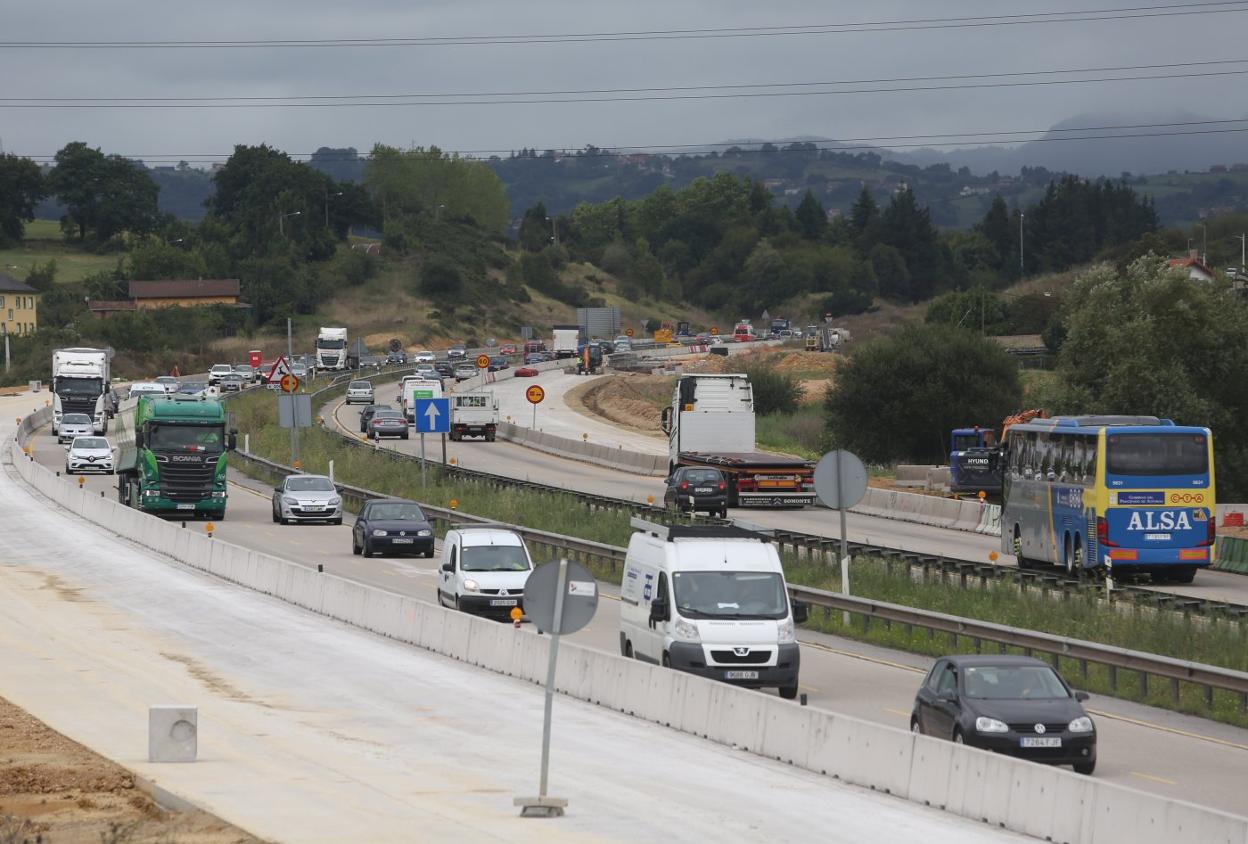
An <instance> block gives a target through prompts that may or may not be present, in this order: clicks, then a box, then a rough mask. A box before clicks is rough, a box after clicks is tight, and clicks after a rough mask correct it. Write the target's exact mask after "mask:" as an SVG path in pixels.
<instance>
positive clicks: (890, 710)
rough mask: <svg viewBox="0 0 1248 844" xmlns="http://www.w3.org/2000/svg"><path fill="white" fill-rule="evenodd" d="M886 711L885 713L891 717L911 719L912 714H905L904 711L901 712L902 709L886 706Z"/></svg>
mask: <svg viewBox="0 0 1248 844" xmlns="http://www.w3.org/2000/svg"><path fill="white" fill-rule="evenodd" d="M884 711H885V712H887V713H888V714H889V715H896V716H898V717H901V718H909V717H910V713H909V712H903V711H902V710H900V709H893V708H892V707H891V706H886V707H884Z"/></svg>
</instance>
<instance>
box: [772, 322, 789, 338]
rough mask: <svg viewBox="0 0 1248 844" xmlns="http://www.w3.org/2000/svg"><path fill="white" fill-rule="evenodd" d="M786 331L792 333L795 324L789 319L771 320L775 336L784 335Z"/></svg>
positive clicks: (773, 335)
mask: <svg viewBox="0 0 1248 844" xmlns="http://www.w3.org/2000/svg"><path fill="white" fill-rule="evenodd" d="M786 331H788V332H790V333H791V332H792V331H793V325H792V324H791V323H790V322H789V320H787V319H773V320H772V321H771V336H772V337H773V338H774V337H781V336H783V335H784V332H786Z"/></svg>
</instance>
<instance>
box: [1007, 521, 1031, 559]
mask: <svg viewBox="0 0 1248 844" xmlns="http://www.w3.org/2000/svg"><path fill="white" fill-rule="evenodd" d="M1011 547H1012V548H1013V549H1014V560H1015V562H1017V563H1018V567H1019V568H1020V569H1029V568H1031V560H1029V559H1027V558H1026V557H1024V556H1023V537H1022V534H1021V533H1019V530H1018V525H1015V526H1014V541H1013V543H1011Z"/></svg>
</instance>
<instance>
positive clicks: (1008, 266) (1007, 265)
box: [975, 195, 1018, 276]
mask: <svg viewBox="0 0 1248 844" xmlns="http://www.w3.org/2000/svg"><path fill="white" fill-rule="evenodd" d="M975 231H977V232H979V233H980V234H981V235H983V236H984V238H985V239H987V241H988V243H989V244H991V246H992V248H993V249H994V250H995V252H996V254H995V258H996V262H995V266H994V267H993V268H994V269H995V270H997V271H998V272H999V273H1001V274H1003V275H1008V274H1009V273H1011V272H1013V271H1014V270H1015V269H1017V267H1018V215H1017V214H1014V215H1011V214H1010V209H1009V207H1007V206H1006V204H1005V200H1004V199H1002V198H1001V197H1000V196H999V195H998V196H995V197H993V199H992V206H991V207H990V208H989V209H988V213H987V214H985V215H984V218H983V219H982V220H980V221H979V224H978V225H976V226H975ZM1014 275H1015V276H1017V273H1016V272H1014Z"/></svg>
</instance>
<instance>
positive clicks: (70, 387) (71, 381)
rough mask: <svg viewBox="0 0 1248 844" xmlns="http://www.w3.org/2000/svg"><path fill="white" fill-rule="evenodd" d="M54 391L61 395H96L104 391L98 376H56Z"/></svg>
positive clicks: (102, 383)
mask: <svg viewBox="0 0 1248 844" xmlns="http://www.w3.org/2000/svg"><path fill="white" fill-rule="evenodd" d="M56 392H57V394H58V395H61V396H98V395H99V394H100V393H102V392H104V382H103V380H101V379H99V378H57V379H56Z"/></svg>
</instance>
